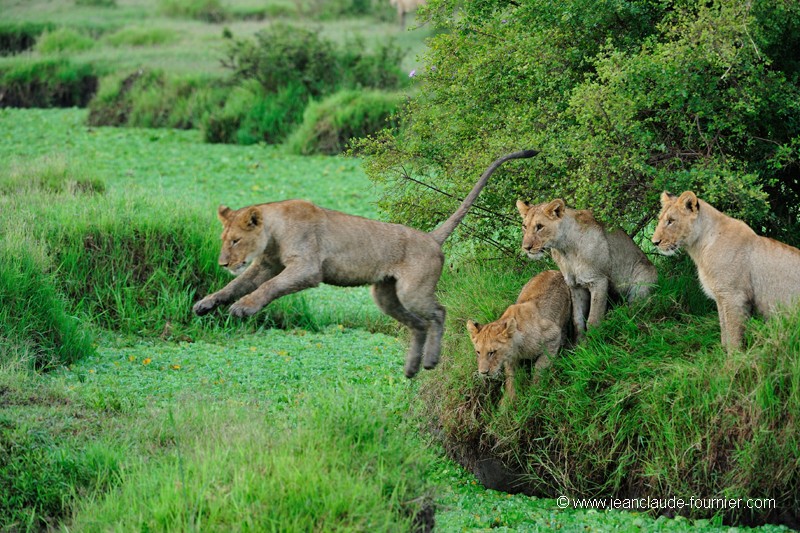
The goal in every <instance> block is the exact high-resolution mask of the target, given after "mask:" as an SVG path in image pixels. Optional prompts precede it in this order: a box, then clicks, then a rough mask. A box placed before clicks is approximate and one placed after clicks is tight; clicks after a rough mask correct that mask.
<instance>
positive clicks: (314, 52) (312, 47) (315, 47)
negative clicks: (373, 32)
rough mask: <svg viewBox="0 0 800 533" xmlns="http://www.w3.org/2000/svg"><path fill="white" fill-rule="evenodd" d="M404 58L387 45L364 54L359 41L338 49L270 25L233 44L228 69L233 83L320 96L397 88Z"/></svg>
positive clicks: (311, 35) (303, 32) (306, 32)
mask: <svg viewBox="0 0 800 533" xmlns="http://www.w3.org/2000/svg"><path fill="white" fill-rule="evenodd" d="M402 55H403V54H402V51H400V50H399V49H398V48H397V47H396V46H395V45H394V44H393V43H391V42H389V43H385V44H383V45H380V46H379V48H378V49H377V51H375V52H373V53H368V52H365V51H364V43H363V42H361V41H358V40H355V41H350V42H348V43H346V44H345V45H343V46H341V47H340V46H337V45H335V44H334V43H333V42H332V41H330V40H327V39H325V38H323V37H320V35H319V32H317V31H314V30H311V29H307V28H302V27H295V26H290V25H286V24H273V25H271V26H269V27H268V28H266V29H264V30H262V31H260V32H259V33H257V34H256V36H255V39H253V40H241V41H236V42H235V43H234V44H233V45H232V46H231V48H230V50H229V52H228V58H227V60H226V65H227V66H228V67H230V68H231V70H232V71H233V75H234V78H235V79H236V80H240V81H241V80H250V79H255V80H258V82H259V83H261V85H262V86H263V87H264V89H265V90H266V91H267V92H277V91H278V89H280V88H282V87H285V86H287V85H297V84H301V85H303V86H304V87H305V89H306V90H307V92H308V93H309V95H311V96H312V97H318V96H321V95H325V94H330V93H331V92H334V91H335V90H337V89H346V88H353V87H371V88H380V89H394V88H397V87H399V86H400V84H401V83H402V80H403V76H402V73H401V71H400V60H401V59H402Z"/></svg>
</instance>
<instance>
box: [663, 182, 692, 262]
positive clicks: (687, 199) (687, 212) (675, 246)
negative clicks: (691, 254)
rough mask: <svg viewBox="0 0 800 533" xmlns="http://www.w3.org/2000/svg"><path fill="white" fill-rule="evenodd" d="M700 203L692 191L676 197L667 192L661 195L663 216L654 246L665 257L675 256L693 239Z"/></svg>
mask: <svg viewBox="0 0 800 533" xmlns="http://www.w3.org/2000/svg"><path fill="white" fill-rule="evenodd" d="M699 208H700V202H699V200H698V199H697V196H695V194H694V193H693V192H692V191H686V192H684V193H683V194H681V195H680V196H675V195H674V194H671V193H669V192H667V191H664V192H663V193H661V214H659V215H658V226H656V231H655V233H653V238H652V241H653V244H654V245H655V246H656V248H658V251H659V252H661V253H662V254H664V255H673V254H675V253H676V252H677V251H678V250H680V249H681V248H682V247H683V246H684V245H685V243H686V240H687V239H688V238H690V237H691V234H692V229H693V227H694V222H695V220H697V214H698V212H699Z"/></svg>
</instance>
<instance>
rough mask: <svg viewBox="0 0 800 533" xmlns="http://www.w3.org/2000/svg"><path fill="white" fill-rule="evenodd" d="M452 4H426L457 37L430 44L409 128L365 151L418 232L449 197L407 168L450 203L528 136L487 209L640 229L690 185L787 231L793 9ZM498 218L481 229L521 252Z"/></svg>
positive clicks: (796, 156)
mask: <svg viewBox="0 0 800 533" xmlns="http://www.w3.org/2000/svg"><path fill="white" fill-rule="evenodd" d="M456 4H457V2H455V1H454V0H438V1H437V0H434V1H433V2H431V9H430V10H429V13H430V16H431V18H432V22H433V23H434V24H435V25H436V26H438V27H442V28H451V29H452V31H449V32H447V33H441V34H439V35H436V36H435V37H434V38H433V39H432V40H431V42H430V47H429V51H428V52H427V56H426V58H425V61H426V64H427V67H426V68H425V69H420V72H419V73H418V76H417V77H418V78H419V79H420V80H421V81H420V83H421V88H422V91H421V92H420V93H419V96H418V97H416V98H415V99H414V100H413V101H412V103H411V105H410V106H409V107H408V110H407V112H406V113H405V114H404V118H405V124H406V127H405V128H402V129H401V130H400V131H401V132H402V133H401V134H400V135H398V136H395V137H390V136H381V137H378V138H376V139H375V141H374V143H372V144H371V145H370V144H367V145H365V153H367V154H375V156H376V157H374V158H373V159H372V160H371V161H370V164H369V169H368V172H369V173H370V175H371V176H372V177H373V178H375V179H376V180H380V181H383V182H387V183H389V184H390V186H389V187H387V189H386V190H387V191H388V193H387V196H386V198H385V199H384V201H383V205H384V206H385V207H386V208H387V210H389V212H390V213H392V215H393V217H394V218H395V219H396V220H398V221H401V222H406V223H411V224H414V225H417V226H420V227H427V225H428V224H429V221H430V220H435V219H437V217H436V216H435V214H436V213H437V212H438V210H440V209H441V204H442V202H443V201H447V202H449V200H446V199H444V198H443V197H441V196H439V195H438V193H435V192H433V191H432V190H431V189H427V188H425V187H422V186H412V185H411V184H410V183H408V182H407V181H406V180H405V179H404V178H403V176H405V175H406V173H407V172H408V173H410V174H412V175H413V177H415V178H416V179H419V180H421V181H426V180H430V181H434V180H435V185H436V188H437V189H439V190H441V191H444V192H445V193H448V194H450V195H452V196H453V197H462V196H463V194H464V192H465V191H466V190H468V189H469V187H471V186H472V184H473V182H474V180H475V177H476V176H478V175H480V173H481V171H482V170H483V169H484V168H485V166H486V164H487V163H488V162H490V161H491V160H492V159H494V158H495V157H497V156H498V155H499V154H501V153H504V152H508V151H511V150H512V149H519V148H527V147H534V148H538V149H541V150H542V155H541V156H540V157H539V158H537V159H536V160H532V161H531V162H530V166H529V167H528V168H529V169H530V170H528V171H525V172H513V167H509V168H507V169H501V173H499V174H498V175H497V176H496V177H495V178H493V184H492V185H490V187H493V190H494V196H492V194H489V195H486V196H482V198H481V202H483V205H485V206H486V207H487V208H489V209H491V210H492V211H494V212H495V213H497V214H501V215H507V216H508V217H510V219H514V218H515V214H514V212H513V211H514V208H513V206H514V199H515V198H517V197H522V198H526V199H530V200H533V201H544V200H548V199H551V198H554V197H564V198H565V199H566V200H567V202H568V203H569V204H571V205H573V206H575V207H579V208H592V209H594V211H595V214H596V215H597V216H599V217H600V218H601V219H603V220H606V221H613V222H617V223H620V224H622V225H624V226H625V227H626V228H627V229H629V230H636V229H640V228H642V227H643V226H644V225H645V224H646V222H647V220H648V219H650V218H652V217H653V216H654V215H655V214H656V213H657V210H658V200H657V194H658V193H659V192H660V191H661V190H662V189H664V188H666V189H670V190H674V191H681V190H683V189H688V188H693V189H696V190H697V192H698V193H699V194H700V195H701V196H702V197H704V198H706V199H709V200H710V201H712V202H713V203H715V204H716V206H717V207H719V208H721V209H723V210H725V211H727V212H730V213H732V214H734V215H738V216H741V217H743V218H745V219H746V220H747V221H749V222H751V223H752V224H754V225H755V226H757V227H759V228H762V227H763V228H764V230H765V231H766V232H767V233H769V234H772V235H776V236H780V237H783V238H785V239H789V240H792V241H794V242H797V237H796V236H797V234H798V233H797V231H796V227H797V220H798V214H799V211H798V210H799V209H800V196H798V195H800V189H799V188H798V186H797V183H800V179H798V178H799V177H800V176H799V175H800V86H798V84H799V83H800V78H799V77H798V65H799V64H800V62H799V61H798V60H799V59H800V46H798V44H800V31H798V29H797V28H799V27H800V4H798V3H796V2H784V1H781V0H759V1H756V2H752V3H744V4H743V3H729V2H707V3H700V4H698V3H695V2H682V1H675V2H651V1H649V0H637V1H631V2H621V1H619V2H617V1H614V2H592V1H589V0H570V1H567V2H547V1H531V2H506V1H501V0H487V1H482V2H467V3H458V4H459V5H461V6H462V9H461V11H459V14H458V16H455V15H454V14H453V8H454V7H455V6H456ZM509 170H511V172H509ZM487 192H489V191H487ZM452 202H453V203H455V200H452ZM395 206H399V207H400V209H402V212H400V211H395V210H394V209H395ZM446 210H448V211H449V209H446ZM473 220H475V219H473ZM506 220H507V219H506V218H504V217H503V216H494V217H486V218H483V219H480V220H477V221H476V222H475V226H476V230H477V231H478V235H479V236H480V237H483V238H485V239H487V240H488V239H493V240H497V239H498V238H500V240H501V241H502V242H505V243H507V245H508V246H509V247H511V248H516V243H515V242H514V241H515V240H516V237H515V236H514V235H512V233H510V232H509V231H508V230H506V229H505V227H507V222H506Z"/></svg>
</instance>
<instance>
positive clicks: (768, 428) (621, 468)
mask: <svg viewBox="0 0 800 533" xmlns="http://www.w3.org/2000/svg"><path fill="white" fill-rule="evenodd" d="M532 267H533V265H529V266H527V267H526V268H524V270H522V271H521V272H519V273H518V274H509V273H508V272H504V273H499V274H497V273H495V272H493V271H489V272H487V271H486V270H485V269H483V268H479V267H475V266H472V267H466V268H462V269H461V270H460V271H459V273H458V277H454V276H452V274H451V275H448V276H447V277H446V278H445V280H444V282H443V286H442V289H443V290H444V292H445V294H446V295H447V297H446V299H445V300H444V302H443V303H444V304H445V305H446V307H447V308H448V310H449V312H450V313H449V322H448V329H447V334H446V339H445V352H446V353H447V354H449V355H450V356H449V357H447V358H445V359H444V360H443V361H442V368H441V370H442V373H441V374H439V375H438V376H437V377H436V378H435V379H431V378H430V377H429V376H425V377H424V378H423V379H424V381H423V384H422V390H421V394H422V396H423V397H424V398H425V402H424V407H421V410H422V411H423V412H426V413H435V414H434V416H435V419H436V421H437V422H436V423H437V425H439V426H441V430H442V435H443V436H444V441H445V446H446V447H447V448H448V449H454V450H456V453H457V454H465V455H466V457H467V460H468V461H469V460H474V459H469V457H470V454H474V453H478V454H479V455H485V456H487V457H494V458H496V459H498V460H499V461H500V462H502V463H503V464H504V465H505V466H506V468H508V469H509V470H512V471H518V472H522V473H523V474H524V487H525V488H526V490H528V491H530V492H532V493H534V494H537V495H540V496H548V497H556V496H558V495H568V496H572V497H611V496H614V497H625V496H628V495H631V494H635V495H640V496H649V497H654V498H658V497H663V496H664V495H670V496H676V497H681V498H685V499H686V500H687V501H688V500H689V499H690V498H691V497H692V496H694V497H698V498H715V497H721V496H722V495H724V496H726V497H730V498H774V499H775V500H776V502H777V504H778V510H777V511H776V512H773V513H772V514H771V515H768V516H770V517H772V519H775V518H777V517H778V516H779V515H780V513H781V512H785V511H787V510H790V509H796V508H797V505H798V504H797V500H796V497H795V495H794V494H795V492H794V490H793V489H792V487H793V484H794V483H795V480H796V479H797V471H796V469H795V468H794V467H787V463H786V457H793V456H794V454H795V451H796V450H797V449H798V446H799V445H800V438H799V437H798V433H797V432H796V430H795V429H794V428H793V423H792V422H790V420H792V419H793V417H794V416H795V413H798V412H800V405H798V404H797V402H796V398H797V394H798V390H797V386H798V383H800V381H798V378H797V377H796V376H797V375H798V372H800V367H798V354H800V351H798V350H797V343H798V334H797V331H798V329H799V328H798V325H797V324H798V321H800V315H798V314H797V313H796V312H795V313H793V314H790V315H789V316H787V317H785V318H780V319H776V320H772V321H769V322H767V323H766V324H765V325H762V326H759V321H757V320H755V321H754V323H753V324H752V326H751V331H752V336H753V338H752V340H751V345H752V347H751V348H750V349H749V350H748V351H746V352H744V353H740V354H734V355H731V356H728V355H727V354H725V353H724V351H723V350H722V349H721V348H720V344H719V325H718V318H717V316H716V313H715V312H714V310H713V307H711V306H709V301H708V300H707V299H705V300H702V299H701V300H698V299H697V295H699V294H701V291H700V288H699V287H698V284H697V281H696V279H695V275H694V273H693V272H692V270H689V269H685V267H684V268H681V269H677V270H676V269H674V266H672V265H670V264H668V263H666V262H664V261H659V267H660V268H661V271H662V277H661V280H660V286H659V288H658V290H657V292H656V294H655V295H653V296H652V297H651V298H649V299H648V300H647V301H646V302H644V303H642V304H639V305H635V306H619V307H617V308H614V309H612V310H611V311H610V312H609V313H608V315H607V317H606V320H605V322H603V323H602V324H601V325H600V326H599V327H597V328H595V329H593V330H592V331H590V332H589V333H588V335H587V339H586V341H585V342H583V343H582V344H580V345H579V346H577V347H575V348H574V349H570V350H565V351H564V352H563V353H562V354H561V356H560V357H558V358H556V360H555V361H554V364H553V366H552V368H551V369H549V370H547V371H544V372H543V373H542V374H541V375H540V376H538V377H536V378H534V376H532V375H531V373H530V371H527V372H524V373H522V375H521V376H520V375H519V374H518V379H517V391H518V393H519V391H520V390H521V391H522V394H521V395H520V397H519V398H518V400H517V402H516V403H515V404H514V405H513V406H510V405H508V404H507V403H502V402H501V401H500V400H501V396H502V391H501V387H500V385H499V384H497V383H493V382H490V381H487V380H483V379H479V378H478V376H476V374H475V361H474V354H473V353H472V349H471V345H470V343H469V340H468V336H467V334H466V332H465V329H464V323H465V321H466V320H467V318H474V319H478V320H479V321H486V320H493V319H495V318H496V317H497V316H499V314H500V313H501V312H502V310H503V309H504V308H505V307H506V306H507V305H508V304H509V303H510V302H512V301H513V297H506V298H507V299H501V298H500V297H499V296H500V295H506V294H509V295H510V293H511V292H513V291H511V290H510V287H511V286H514V287H520V286H521V285H522V282H523V281H524V280H525V279H527V278H528V277H529V276H530V275H531V274H530V272H531V270H530V269H531V268H532ZM502 270H510V269H509V268H508V266H506V268H504V269H502ZM511 270H512V272H513V269H511ZM465 287H470V291H471V294H473V295H474V296H473V297H472V298H471V299H467V300H465V299H463V298H460V297H459V296H458V295H459V294H463V292H464V290H465ZM506 287H508V289H506ZM757 435H758V437H757ZM788 512H793V511H788ZM685 513H686V514H688V515H690V516H694V517H698V518H709V517H711V516H712V515H714V514H715V513H714V512H713V511H712V512H709V511H707V510H697V509H694V510H688V509H687V510H686V511H685ZM723 518H724V519H726V520H734V521H736V520H739V521H741V520H744V521H753V520H754V521H758V520H763V519H764V515H763V514H759V513H758V512H752V513H751V512H748V511H747V510H742V509H740V510H732V511H728V512H719V513H718V515H717V516H716V519H718V520H720V519H723Z"/></svg>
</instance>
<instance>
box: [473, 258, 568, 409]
mask: <svg viewBox="0 0 800 533" xmlns="http://www.w3.org/2000/svg"><path fill="white" fill-rule="evenodd" d="M570 306H571V303H570V295H569V288H568V287H567V284H566V283H564V277H563V276H562V275H561V272H558V271H557V270H548V271H545V272H542V273H541V274H539V275H537V276H535V277H534V278H533V279H531V280H530V281H529V282H528V283H527V284H526V285H525V286H524V287H523V288H522V292H520V294H519V297H518V298H517V303H515V304H514V305H511V306H509V308H508V309H506V310H505V312H504V313H503V315H502V316H501V317H500V318H498V319H497V320H495V321H494V322H492V323H490V324H486V325H483V326H482V325H480V324H478V323H477V322H473V321H472V320H468V321H467V330H468V331H469V336H470V339H472V344H473V345H474V346H475V353H476V354H477V356H478V372H479V373H480V374H482V375H484V376H487V375H488V376H492V377H495V376H497V375H499V374H500V371H501V370H502V369H505V375H506V384H505V387H506V396H505V397H506V398H507V399H508V400H513V399H514V398H515V397H516V390H515V388H514V371H515V370H516V367H517V363H518V362H519V361H520V360H522V359H536V363H535V366H536V369H537V370H539V369H542V368H546V367H548V366H549V365H550V359H549V357H548V354H549V355H555V354H556V353H557V352H558V349H559V348H560V347H561V346H563V345H564V344H565V343H566V342H567V341H568V340H570V339H569V338H568V333H567V332H568V330H569V322H570V315H571V313H570Z"/></svg>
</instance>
